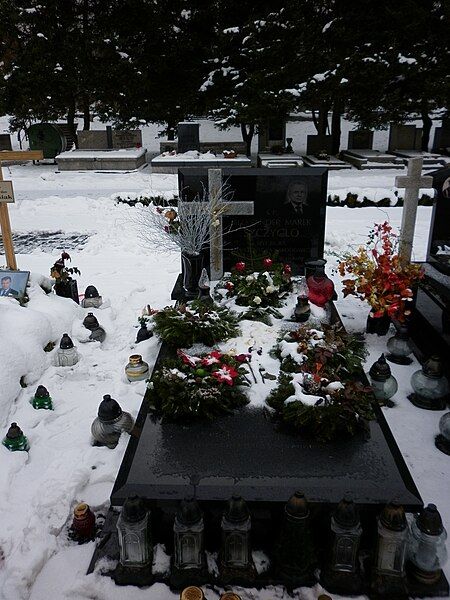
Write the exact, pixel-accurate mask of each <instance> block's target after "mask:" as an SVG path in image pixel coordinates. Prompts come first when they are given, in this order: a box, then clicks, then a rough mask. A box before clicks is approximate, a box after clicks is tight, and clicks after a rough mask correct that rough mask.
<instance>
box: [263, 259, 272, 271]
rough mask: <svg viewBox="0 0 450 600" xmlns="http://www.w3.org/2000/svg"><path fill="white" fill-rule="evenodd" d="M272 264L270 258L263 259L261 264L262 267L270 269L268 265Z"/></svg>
mask: <svg viewBox="0 0 450 600" xmlns="http://www.w3.org/2000/svg"><path fill="white" fill-rule="evenodd" d="M272 264H273V260H272V259H271V258H265V259H264V260H263V265H264V267H265V268H266V269H270V267H271V266H272Z"/></svg>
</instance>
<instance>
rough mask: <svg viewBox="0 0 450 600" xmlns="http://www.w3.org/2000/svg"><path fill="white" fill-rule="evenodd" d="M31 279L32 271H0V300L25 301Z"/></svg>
mask: <svg viewBox="0 0 450 600" xmlns="http://www.w3.org/2000/svg"><path fill="white" fill-rule="evenodd" d="M29 277H30V271H11V270H10V269H0V298H16V299H17V300H23V297H24V296H25V292H26V289H27V284H28V279H29Z"/></svg>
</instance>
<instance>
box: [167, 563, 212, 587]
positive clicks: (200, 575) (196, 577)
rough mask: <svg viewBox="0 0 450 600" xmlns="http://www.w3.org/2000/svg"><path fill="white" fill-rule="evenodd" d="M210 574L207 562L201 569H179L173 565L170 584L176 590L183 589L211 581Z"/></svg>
mask: <svg viewBox="0 0 450 600" xmlns="http://www.w3.org/2000/svg"><path fill="white" fill-rule="evenodd" d="M209 580H210V575H209V573H208V569H207V568H206V564H204V565H203V566H202V568H201V569H177V568H176V567H175V566H174V565H173V563H172V566H171V572H170V580H169V585H170V587H171V588H172V589H174V590H182V589H183V588H185V587H188V586H190V585H197V586H199V587H200V586H202V585H204V584H205V583H207V582H209Z"/></svg>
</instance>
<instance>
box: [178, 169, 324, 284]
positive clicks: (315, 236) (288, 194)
mask: <svg viewBox="0 0 450 600" xmlns="http://www.w3.org/2000/svg"><path fill="white" fill-rule="evenodd" d="M222 178H223V182H224V184H225V185H226V186H227V187H228V190H227V191H228V193H229V194H230V202H231V204H232V203H233V202H242V203H244V202H253V203H254V214H253V215H249V214H248V213H247V214H239V215H233V216H224V218H223V231H224V233H223V238H222V247H223V267H224V270H225V271H229V270H230V268H231V266H232V265H233V264H234V263H235V262H236V260H237V256H240V257H242V255H243V254H245V252H246V247H247V245H248V241H247V238H248V236H250V237H251V242H252V247H253V249H254V251H255V252H256V254H258V255H264V256H272V257H278V259H279V260H281V261H282V262H285V263H289V264H290V265H291V266H292V270H293V273H294V274H299V273H302V272H303V268H304V263H305V261H306V260H309V259H315V258H322V257H323V248H324V237H325V211H326V198H327V169H321V168H311V169H308V168H303V169H296V168H285V169H282V172H281V171H280V170H277V171H276V172H275V171H271V170H270V169H264V168H261V169H246V168H240V169H223V172H222ZM204 189H208V172H207V170H206V169H180V170H179V190H180V197H181V198H183V199H184V200H186V201H192V200H195V199H196V198H198V197H200V198H201V197H202V193H203V190H204Z"/></svg>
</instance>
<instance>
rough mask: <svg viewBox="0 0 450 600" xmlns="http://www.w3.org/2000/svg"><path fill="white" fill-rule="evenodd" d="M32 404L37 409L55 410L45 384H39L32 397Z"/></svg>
mask: <svg viewBox="0 0 450 600" xmlns="http://www.w3.org/2000/svg"><path fill="white" fill-rule="evenodd" d="M30 404H31V405H32V406H33V408H36V409H45V410H53V403H52V398H51V396H50V394H49V391H48V389H47V388H46V387H45V386H43V385H38V387H37V389H36V391H35V393H34V396H33V397H32V398H31V399H30Z"/></svg>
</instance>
